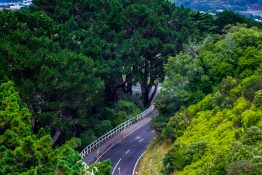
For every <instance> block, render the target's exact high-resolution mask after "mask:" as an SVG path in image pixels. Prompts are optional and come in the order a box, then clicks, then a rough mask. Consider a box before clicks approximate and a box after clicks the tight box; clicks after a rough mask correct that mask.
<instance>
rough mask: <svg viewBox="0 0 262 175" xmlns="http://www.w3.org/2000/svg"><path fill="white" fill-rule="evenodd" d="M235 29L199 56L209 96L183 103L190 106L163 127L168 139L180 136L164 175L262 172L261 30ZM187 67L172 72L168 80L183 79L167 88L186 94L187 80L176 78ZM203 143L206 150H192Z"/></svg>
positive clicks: (170, 153) (198, 59) (197, 85)
mask: <svg viewBox="0 0 262 175" xmlns="http://www.w3.org/2000/svg"><path fill="white" fill-rule="evenodd" d="M230 31H231V32H230V33H228V34H226V36H225V37H223V38H222V39H221V40H219V41H217V42H215V43H207V44H206V45H205V46H204V47H203V48H202V50H201V51H200V55H199V56H198V57H197V58H194V59H195V60H196V61H199V62H200V63H199V65H200V66H201V68H202V70H203V74H204V75H206V76H207V79H208V81H209V82H210V84H209V85H208V86H209V88H210V89H212V91H213V92H212V93H209V94H208V91H203V93H204V94H206V96H205V97H204V98H203V99H202V100H201V101H199V102H198V103H195V104H192V105H189V104H190V103H189V102H188V103H184V105H189V106H188V107H180V108H179V111H178V112H177V113H176V114H175V115H174V116H173V117H171V118H170V119H169V121H168V123H167V125H166V128H164V129H163V130H162V134H161V136H163V138H165V139H170V138H171V139H173V140H175V143H174V145H173V147H172V149H171V150H170V151H169V152H168V153H167V154H166V155H165V158H164V159H163V163H164V169H163V170H162V171H163V172H164V173H165V174H172V173H175V174H178V175H180V174H219V175H220V174H261V170H262V169H261V162H262V161H261V160H262V159H261V157H262V156H261V155H262V154H261V153H262V145H261V143H262V142H261V139H262V138H261V136H262V133H261V129H262V113H261V103H260V101H261V100H260V99H261V98H260V96H261V89H262V87H261V84H262V83H261V71H260V66H261V63H262V61H261V55H262V54H261V52H260V50H261V49H260V46H259V45H260V42H261V31H259V30H255V29H244V28H239V29H236V28H235V27H233V28H232V29H230ZM259 38H260V39H259ZM251 47H254V48H252V49H250V48H251ZM247 54H248V55H249V56H247V57H245V55H247ZM254 55H256V56H254ZM185 58H189V57H185ZM242 58H243V59H242ZM178 59H179V56H178ZM185 60H186V59H185ZM257 60H260V61H257ZM171 63H172V62H171ZM171 65H172V64H171ZM183 65H184V66H183V67H182V68H180V66H178V67H172V68H171V69H170V70H167V72H168V74H170V72H171V73H172V74H173V75H172V77H171V78H170V77H167V80H165V81H166V82H165V83H167V82H169V81H170V84H171V83H172V81H177V80H180V81H177V82H176V83H174V84H172V85H169V86H165V87H166V89H164V90H165V91H172V90H173V93H175V94H176V93H178V94H180V93H181V92H180V91H179V90H177V86H181V84H182V83H181V84H179V82H183V81H181V79H179V78H177V77H181V75H187V72H189V71H187V72H184V73H180V71H183V70H184V69H185V67H186V66H187V64H186V63H185V64H183ZM221 65H231V66H222V68H220V66H221ZM232 66H233V67H234V69H232V68H230V67H232ZM225 72H226V73H225ZM229 75H230V76H229ZM198 76H199V75H198V74H197V75H193V78H196V77H198ZM172 78H173V80H171V79H172ZM201 81H202V80H200V82H201ZM186 82H188V85H187V86H188V87H191V89H192V88H195V87H199V88H200V87H202V86H201V83H200V82H194V81H191V82H190V81H188V79H187V81H186ZM211 82H212V83H211ZM200 89H203V88H200ZM197 92H198V91H197V90H194V91H191V92H190V93H189V95H194V93H197ZM207 94H208V95H207ZM173 102H175V103H176V102H177V101H175V100H174V101H173ZM199 142H201V143H202V142H203V143H205V147H204V149H197V151H193V150H194V149H193V148H192V147H191V145H192V144H195V143H199ZM189 147H190V148H191V149H190V150H192V151H193V153H194V154H193V156H192V154H191V153H190V151H189ZM201 148H203V147H201ZM198 151H200V152H199V153H198ZM195 154H196V156H195V157H194V155H195Z"/></svg>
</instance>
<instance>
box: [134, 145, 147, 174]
mask: <svg viewBox="0 0 262 175" xmlns="http://www.w3.org/2000/svg"><path fill="white" fill-rule="evenodd" d="M145 153H146V150H145V151H144V152H143V154H141V155H140V156H139V158H138V159H137V161H136V164H135V167H134V169H133V173H132V175H135V171H136V167H137V164H138V162H139V161H140V159H141V158H142V156H143V155H144V154H145Z"/></svg>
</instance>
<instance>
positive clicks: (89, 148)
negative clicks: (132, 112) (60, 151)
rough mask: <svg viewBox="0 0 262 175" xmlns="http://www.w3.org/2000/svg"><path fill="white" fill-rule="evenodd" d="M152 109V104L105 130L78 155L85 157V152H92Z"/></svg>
mask: <svg viewBox="0 0 262 175" xmlns="http://www.w3.org/2000/svg"><path fill="white" fill-rule="evenodd" d="M154 109H155V107H154V105H152V106H150V107H149V108H147V109H146V110H145V111H144V112H142V113H141V114H139V115H137V116H135V117H133V118H131V119H129V120H127V121H125V122H123V123H121V124H120V125H118V126H117V127H115V128H114V129H112V130H110V131H109V132H107V133H106V134H104V135H103V136H101V137H99V138H98V139H97V140H95V141H94V142H92V143H91V144H89V145H88V146H87V147H86V148H85V149H84V150H83V151H82V152H81V153H80V155H81V156H82V158H85V156H86V155H87V154H89V153H90V152H92V151H93V150H95V149H96V148H98V147H99V146H100V145H101V144H103V143H105V142H106V141H107V140H109V139H111V138H112V137H113V136H115V135H116V134H118V133H119V132H121V131H122V130H124V129H126V128H128V127H129V126H131V125H133V124H135V123H137V122H138V121H140V120H141V119H143V118H144V117H145V116H147V115H148V114H150V113H151V112H153V110H154Z"/></svg>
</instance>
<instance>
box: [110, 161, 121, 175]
mask: <svg viewBox="0 0 262 175" xmlns="http://www.w3.org/2000/svg"><path fill="white" fill-rule="evenodd" d="M121 160H122V158H120V159H119V161H118V162H117V163H116V166H115V167H114V169H113V172H112V174H114V172H115V170H116V167H117V166H118V164H119V163H120V161H121Z"/></svg>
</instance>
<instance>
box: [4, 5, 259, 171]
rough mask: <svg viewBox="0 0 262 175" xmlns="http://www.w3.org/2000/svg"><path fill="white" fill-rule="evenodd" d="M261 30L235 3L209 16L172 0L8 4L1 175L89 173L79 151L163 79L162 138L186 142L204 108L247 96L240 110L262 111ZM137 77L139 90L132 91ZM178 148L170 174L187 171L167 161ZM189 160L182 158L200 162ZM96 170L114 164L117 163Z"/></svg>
mask: <svg viewBox="0 0 262 175" xmlns="http://www.w3.org/2000/svg"><path fill="white" fill-rule="evenodd" d="M230 19H233V20H230ZM238 23H241V24H242V25H238V26H237V27H232V26H233V25H237V24H238ZM243 23H245V24H246V25H244V24H243ZM228 25H231V27H230V26H228ZM252 26H255V27H256V28H253V29H248V28H250V27H252ZM261 28H262V25H261V24H260V23H256V22H254V21H252V20H250V19H246V18H244V17H243V16H240V15H237V14H235V13H233V12H223V13H221V14H220V15H218V16H211V15H209V14H206V13H200V12H196V11H191V10H190V9H187V8H184V7H182V6H181V7H178V6H176V5H174V4H172V3H171V2H170V1H166V0H142V1H141V0H131V1H122V0H111V1H108V0H96V1H93V0H79V1H75V0H67V1H62V0H52V1H48V0H34V1H33V4H32V6H31V7H30V8H29V9H27V10H22V11H15V12H12V11H7V10H4V11H1V12H0V67H1V69H0V86H1V94H2V95H1V96H0V99H1V102H0V104H1V108H0V111H1V118H0V126H1V128H0V163H1V165H3V166H1V168H0V174H82V173H84V165H83V164H82V163H81V162H82V161H83V160H82V159H81V157H80V156H79V155H78V152H79V151H81V150H82V149H83V148H84V147H86V146H87V145H88V144H90V143H91V142H92V141H94V140H96V139H97V138H98V137H100V136H101V135H103V134H104V133H106V132H107V131H109V130H110V129H112V128H114V127H115V126H117V125H118V124H120V123H121V122H123V121H125V120H127V119H129V118H131V117H133V116H135V115H137V114H139V113H140V112H141V111H143V110H144V109H145V108H147V107H149V106H150V104H151V103H152V100H153V97H154V95H155V93H156V91H154V92H153V93H152V94H151V95H150V90H151V89H152V88H153V87H157V86H158V84H159V83H162V82H164V83H163V88H164V91H163V93H162V94H161V95H160V98H159V100H158V102H157V106H158V108H159V110H160V111H161V117H158V118H156V119H154V120H155V121H154V123H153V124H152V126H153V127H155V128H156V130H157V132H159V133H161V139H168V140H170V141H171V142H174V141H175V140H179V138H180V137H181V136H183V135H184V132H185V133H186V131H187V130H188V128H189V127H190V126H191V123H192V122H193V120H194V119H197V117H196V116H198V115H199V114H198V113H199V112H200V111H206V110H210V111H212V110H216V112H217V113H219V112H223V111H224V110H226V109H228V110H233V109H234V107H237V106H238V102H241V103H243V104H244V106H245V108H244V109H243V111H240V113H239V115H240V114H241V115H242V112H244V111H246V110H247V109H249V110H250V111H251V113H252V114H253V113H254V115H255V116H257V115H258V116H259V115H260V114H259V113H258V114H257V112H256V111H259V110H260V107H259V103H260V102H259V99H260V97H259V92H257V91H258V90H259V88H260V86H259V85H260V84H261V83H260V82H261V80H260V78H259V77H260V75H261V74H260V73H261V64H260V63H261V32H260V29H261ZM226 33H227V34H226ZM254 82H255V83H254ZM137 83H139V84H140V85H141V89H142V91H141V96H135V95H133V93H132V86H133V85H136V84H137ZM223 83H225V84H226V85H223ZM227 84H229V85H227ZM223 86H225V87H224V88H225V89H223ZM228 86H229V87H228ZM252 88H253V90H252V91H250V89H252ZM231 90H232V91H233V92H231ZM210 99H212V102H210ZM245 100H246V101H245ZM206 101H208V103H207V102H206ZM206 103H207V104H206ZM255 103H258V104H257V105H255ZM191 105H196V107H195V108H196V109H194V110H193V109H192V110H193V111H195V112H194V113H189V112H188V110H189V108H190V109H191V108H194V106H193V107H192V106H191ZM205 105H206V106H205ZM190 106H191V107H190ZM202 106H203V108H202ZM218 107H219V109H217V108H218ZM199 108H201V109H199ZM191 112H192V111H191ZM216 112H214V115H215V114H217V113H216ZM174 113H176V114H175V117H174ZM243 115H244V114H243ZM205 116H206V115H205ZM170 117H171V118H170ZM201 118H202V117H201ZM245 118H248V119H245V120H248V121H249V117H245ZM258 118H259V117H258ZM238 120H239V121H241V122H242V119H237V122H238ZM221 121H222V120H221ZM234 121H235V119H234ZM248 121H247V122H248ZM237 122H236V123H237ZM250 122H251V124H249V123H247V124H245V127H246V128H244V125H243V126H242V125H240V124H239V125H240V126H239V125H238V124H237V126H239V128H243V131H242V130H241V131H239V132H237V133H238V137H236V138H239V139H242V137H244V134H245V133H246V130H247V131H249V130H248V128H250V127H251V126H256V127H257V128H259V127H260V124H257V123H256V122H258V123H259V120H258V121H257V119H256V117H254V121H253V119H252V121H250ZM242 124H243V122H242ZM234 126H235V125H234ZM251 130H252V132H253V131H254V132H260V131H258V130H257V129H255V130H254V129H252V128H251ZM237 131H238V130H237ZM180 139H181V140H183V138H180ZM233 141H236V140H233ZM194 142H195V141H194ZM167 143H169V141H168V142H167ZM192 143H193V141H192ZM187 144H189V145H186V146H185V149H187V148H188V147H190V144H191V142H190V143H187ZM230 144H231V143H230ZM230 144H229V145H230ZM243 144H245V141H244V140H243ZM254 144H256V143H254ZM207 145H208V144H207ZM155 146H156V147H158V145H155ZM203 147H205V145H204V146H203ZM253 147H254V145H253ZM165 148H166V146H164V149H163V150H165ZM190 148H191V147H190ZM258 148H259V147H258ZM160 149H161V145H160ZM214 149H215V148H214ZM254 149H255V147H254ZM160 153H161V154H162V153H163V154H164V153H165V151H161V150H160ZM172 154H173V153H171V152H168V153H167V155H166V157H165V158H164V159H163V160H164V161H163V162H164V164H163V165H164V166H163V167H162V168H161V166H158V167H159V169H162V172H164V173H173V172H175V171H180V170H181V168H180V169H177V168H176V167H175V166H174V167H173V168H166V166H167V165H171V163H172V161H171V160H172ZM174 154H176V153H174ZM185 154H187V152H186V153H185ZM258 155H259V154H258ZM170 156H171V158H170V159H169V158H168V157H170ZM157 160H159V159H157ZM252 161H253V159H252ZM252 161H251V163H252ZM186 162H187V163H189V164H183V163H182V164H181V166H180V167H183V168H184V167H185V166H187V165H191V163H192V162H194V161H191V162H190V161H189V162H188V161H186ZM252 166H253V164H252ZM91 169H94V171H95V173H96V174H99V175H100V174H110V173H111V168H110V162H109V161H106V162H104V163H96V164H95V165H93V166H91Z"/></svg>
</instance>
